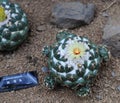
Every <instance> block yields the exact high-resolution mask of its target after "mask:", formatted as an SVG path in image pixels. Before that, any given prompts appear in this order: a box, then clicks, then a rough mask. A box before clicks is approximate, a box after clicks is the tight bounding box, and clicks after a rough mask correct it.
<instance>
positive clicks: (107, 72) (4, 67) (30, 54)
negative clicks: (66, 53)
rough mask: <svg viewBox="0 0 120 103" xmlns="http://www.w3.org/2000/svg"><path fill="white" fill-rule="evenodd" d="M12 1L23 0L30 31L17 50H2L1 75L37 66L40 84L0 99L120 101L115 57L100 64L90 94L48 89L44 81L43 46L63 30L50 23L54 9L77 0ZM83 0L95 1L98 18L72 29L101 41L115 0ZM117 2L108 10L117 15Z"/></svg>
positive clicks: (14, 102) (6, 102)
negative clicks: (103, 14)
mask: <svg viewBox="0 0 120 103" xmlns="http://www.w3.org/2000/svg"><path fill="white" fill-rule="evenodd" d="M10 1H12V2H16V3H18V4H20V5H21V7H22V8H23V10H24V11H25V12H26V14H27V15H28V19H29V25H30V31H29V36H28V39H27V40H26V41H25V42H24V43H23V44H22V45H21V46H20V47H19V48H18V49H17V50H15V51H13V52H0V76H4V75H10V74H16V73H22V72H26V71H32V70H37V72H38V78H39V85H38V86H36V87H32V88H28V89H23V90H19V91H12V92H5V93H0V103H119V101H120V65H119V64H120V59H117V58H114V57H111V60H110V61H109V62H108V63H107V64H103V65H102V66H101V72H100V73H99V75H98V77H97V78H96V80H95V82H94V84H93V85H92V92H91V93H90V95H89V96H87V97H78V96H77V95H76V94H75V93H74V91H72V90H70V89H68V88H65V87H58V88H56V89H55V90H48V89H47V88H46V87H45V86H44V85H43V78H44V77H45V73H43V72H42V70H41V68H42V67H43V66H47V64H46V57H44V56H43V55H42V48H43V46H45V45H50V44H52V43H53V42H55V37H56V34H57V32H58V31H59V30H60V29H58V28H57V27H56V26H54V25H51V24H50V23H49V21H50V12H51V9H52V7H53V5H54V4H56V3H58V2H61V1H62V2H63V1H75V0H10ZM77 1H78V0H77ZM80 1H81V2H83V3H88V2H91V3H94V4H95V5H96V15H95V19H94V20H93V22H92V23H91V24H90V25H86V26H84V27H80V28H76V29H74V30H69V31H70V32H72V33H75V34H77V35H80V36H87V37H88V38H90V39H91V40H92V41H93V42H95V43H97V44H100V43H101V41H102V35H103V28H104V25H105V23H106V21H107V18H106V17H103V16H102V14H101V13H102V10H103V9H104V8H106V7H108V6H109V5H110V4H111V3H112V2H113V0H80ZM118 6H120V3H119V2H118V3H116V4H114V5H113V6H111V7H110V8H109V9H108V10H107V12H108V13H109V14H110V15H114V13H113V12H114V9H115V8H116V7H118ZM111 12H112V13H111ZM39 29H40V30H39ZM118 87H119V88H118Z"/></svg>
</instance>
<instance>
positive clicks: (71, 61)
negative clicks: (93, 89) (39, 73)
mask: <svg viewBox="0 0 120 103" xmlns="http://www.w3.org/2000/svg"><path fill="white" fill-rule="evenodd" d="M56 39H57V42H56V43H55V44H53V45H52V46H50V47H48V46H47V47H45V48H44V49H43V54H45V55H46V56H47V57H48V69H49V74H48V75H47V76H46V77H45V79H44V80H45V85H46V86H47V87H49V88H51V89H53V88H54V87H55V85H56V84H60V85H62V86H67V87H70V88H72V89H74V90H75V91H76V92H77V94H78V95H79V96H85V95H87V94H88V93H89V92H90V84H91V83H92V81H93V79H94V78H95V77H96V75H97V74H98V72H99V67H100V64H101V62H102V61H108V60H109V54H110V53H109V51H108V50H107V48H106V47H105V46H97V45H96V44H94V43H93V42H91V41H90V40H89V39H88V38H85V37H81V36H77V35H75V34H72V33H69V32H66V31H62V32H60V33H58V34H57V38H56Z"/></svg>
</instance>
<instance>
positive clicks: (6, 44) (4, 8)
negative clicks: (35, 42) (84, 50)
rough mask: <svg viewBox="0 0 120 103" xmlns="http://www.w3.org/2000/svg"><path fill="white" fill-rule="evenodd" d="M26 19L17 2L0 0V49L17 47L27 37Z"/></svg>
mask: <svg viewBox="0 0 120 103" xmlns="http://www.w3.org/2000/svg"><path fill="white" fill-rule="evenodd" d="M27 33H28V20H27V17H26V14H25V13H24V12H23V10H22V9H21V7H20V6H19V5H18V4H15V3H10V2H9V1H8V0H0V51H9V50H14V49H15V48H17V47H18V46H19V45H20V44H21V43H22V42H23V41H24V40H25V39H26V37H27Z"/></svg>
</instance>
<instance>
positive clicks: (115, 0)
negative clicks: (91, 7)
mask: <svg viewBox="0 0 120 103" xmlns="http://www.w3.org/2000/svg"><path fill="white" fill-rule="evenodd" d="M116 2H117V0H114V1H113V2H112V3H111V4H110V5H109V6H108V7H106V8H105V9H103V10H102V12H103V11H106V10H108V9H109V8H110V7H112V6H113V5H114V4H115V3H116Z"/></svg>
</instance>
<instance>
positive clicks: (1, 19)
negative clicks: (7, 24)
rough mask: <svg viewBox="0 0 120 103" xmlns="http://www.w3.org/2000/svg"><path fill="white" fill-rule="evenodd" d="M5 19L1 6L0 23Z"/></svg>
mask: <svg viewBox="0 0 120 103" xmlns="http://www.w3.org/2000/svg"><path fill="white" fill-rule="evenodd" d="M5 19H6V14H5V10H4V8H3V7H2V6H0V22H2V21H4V20H5Z"/></svg>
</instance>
